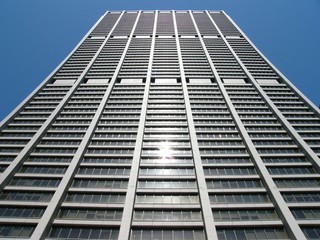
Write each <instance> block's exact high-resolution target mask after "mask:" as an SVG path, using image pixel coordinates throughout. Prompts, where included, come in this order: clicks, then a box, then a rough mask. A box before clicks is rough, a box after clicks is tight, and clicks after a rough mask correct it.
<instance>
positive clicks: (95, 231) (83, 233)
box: [49, 227, 119, 240]
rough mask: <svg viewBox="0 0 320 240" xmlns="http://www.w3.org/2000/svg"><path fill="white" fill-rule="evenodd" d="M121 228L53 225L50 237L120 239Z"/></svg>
mask: <svg viewBox="0 0 320 240" xmlns="http://www.w3.org/2000/svg"><path fill="white" fill-rule="evenodd" d="M118 234H119V230H118V229H111V228H86V227H53V228H51V230H50V233H49V238H50V239H109V240H113V239H114V240H115V239H118Z"/></svg>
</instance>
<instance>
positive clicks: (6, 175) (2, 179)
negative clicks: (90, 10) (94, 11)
mask: <svg viewBox="0 0 320 240" xmlns="http://www.w3.org/2000/svg"><path fill="white" fill-rule="evenodd" d="M106 14H107V13H106ZM104 16H105V15H103V16H102V17H101V18H100V19H99V21H98V22H97V23H96V24H95V25H94V26H93V27H92V28H91V30H90V31H89V32H88V33H87V34H86V36H85V37H84V38H83V39H82V40H81V42H80V43H79V44H78V45H77V47H76V48H75V49H74V50H73V52H72V53H70V54H69V56H68V57H67V58H66V59H65V60H64V61H63V63H61V64H60V65H59V66H58V67H57V68H56V70H55V71H53V72H52V73H51V74H50V75H49V76H48V77H47V78H46V79H45V80H44V82H43V83H42V84H41V85H40V86H39V87H38V88H37V89H36V90H35V91H34V92H33V93H32V94H31V95H30V96H29V97H28V98H27V101H26V102H23V103H21V104H20V105H19V109H20V108H22V107H23V106H25V105H26V104H27V103H28V102H29V101H30V100H31V99H32V97H33V95H34V94H37V93H38V92H39V91H41V89H42V88H43V87H44V86H45V85H46V84H47V82H48V81H49V80H50V79H51V78H52V76H53V75H54V74H55V73H56V71H58V70H59V68H61V67H62V65H63V64H64V63H65V62H66V61H67V60H68V59H69V58H70V57H71V56H72V54H73V53H74V52H75V51H76V50H77V49H78V47H79V46H80V45H81V44H82V43H83V42H84V41H85V40H86V39H87V37H88V36H89V35H90V33H91V32H92V30H93V29H94V28H95V27H96V26H97V25H98V24H99V22H100V21H101V20H102V19H103V17H104ZM119 19H120V17H119ZM109 36H110V34H109ZM109 36H108V37H107V38H106V39H105V41H104V42H103V43H102V44H101V46H100V48H99V50H98V51H97V53H96V54H95V55H94V57H93V58H92V59H91V61H90V62H89V64H88V65H87V67H86V68H85V69H84V70H83V72H82V73H81V75H80V76H79V77H78V79H77V80H76V82H75V83H74V84H73V86H72V87H71V88H70V90H69V91H68V92H67V94H66V95H65V96H64V97H63V99H62V100H61V102H60V103H59V105H58V106H57V107H56V108H55V110H54V111H53V112H52V113H51V114H50V116H49V117H48V119H47V120H46V121H45V122H44V123H43V125H42V126H41V127H40V128H39V130H38V131H37V132H36V134H35V135H34V136H33V137H32V138H31V139H30V141H29V142H28V143H27V145H25V147H24V148H23V149H22V150H21V152H20V153H19V154H18V156H17V157H16V158H15V159H14V160H13V161H12V162H11V164H10V165H9V166H8V167H7V168H6V170H5V171H4V172H3V173H2V174H1V176H0V190H2V189H3V188H4V187H5V185H6V184H7V183H8V182H9V181H10V179H11V177H12V176H13V175H14V174H15V173H16V171H17V170H18V169H19V167H20V166H21V165H22V164H23V162H24V161H25V159H26V158H27V157H28V156H29V155H30V153H31V152H32V151H33V150H34V148H35V147H36V145H37V144H38V142H39V141H40V140H41V138H42V137H43V136H44V135H45V133H46V132H47V130H48V129H49V128H50V126H51V124H52V123H53V122H54V121H55V119H56V118H57V117H58V115H59V114H60V112H61V111H62V109H63V108H64V106H65V105H66V104H67V102H68V101H69V99H70V98H71V97H72V95H73V93H74V92H75V91H76V90H77V88H78V87H79V86H80V84H81V81H82V79H83V77H84V76H85V75H86V74H87V72H88V70H89V69H90V67H91V66H92V64H93V63H94V61H95V59H96V58H97V57H98V55H99V53H100V51H101V50H102V48H103V46H104V45H105V43H106V42H107V40H108V39H109ZM19 109H17V110H16V111H17V112H19ZM14 116H15V113H12V116H11V117H10V115H9V116H8V117H7V119H5V120H4V121H9V120H10V119H11V118H13V117H14Z"/></svg>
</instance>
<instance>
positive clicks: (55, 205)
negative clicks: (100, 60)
mask: <svg viewBox="0 0 320 240" xmlns="http://www.w3.org/2000/svg"><path fill="white" fill-rule="evenodd" d="M124 13H125V12H122V14H121V16H120V17H119V19H118V20H117V22H116V23H115V25H114V26H113V28H112V29H111V31H110V33H109V34H108V37H107V38H106V40H105V41H104V44H103V45H102V46H101V48H100V49H99V51H98V52H97V54H96V57H98V55H99V54H100V52H101V51H102V49H103V46H104V45H105V44H106V43H107V41H108V39H109V38H110V36H111V35H112V32H113V31H114V29H115V28H116V26H117V24H118V23H119V21H120V19H121V18H122V16H123V15H124ZM139 17H140V12H139V14H138V16H137V18H136V21H135V24H134V26H133V29H132V31H131V34H130V36H129V39H128V42H127V44H126V47H125V49H124V50H123V53H122V55H121V58H120V60H119V63H118V65H117V68H116V70H115V72H114V74H113V76H112V79H111V81H110V84H109V86H108V88H107V90H106V92H105V94H104V95H103V98H102V100H101V102H100V104H99V107H98V109H97V111H96V113H95V115H94V117H93V119H92V121H91V123H90V125H89V127H88V129H87V131H86V134H85V135H84V137H83V139H82V141H81V143H80V145H79V147H78V150H77V152H76V153H75V155H74V157H73V159H72V160H71V162H70V164H69V167H68V169H67V171H66V173H65V174H64V177H63V178H62V180H61V183H60V184H59V186H58V188H57V191H56V192H55V194H54V195H53V197H52V199H51V201H50V203H49V205H48V207H47V209H46V211H45V212H44V214H43V215H42V217H41V219H40V221H39V223H38V225H37V227H36V229H35V230H34V232H33V234H32V236H31V238H30V239H32V240H40V239H44V238H45V237H46V235H47V233H48V232H49V230H50V227H51V224H52V222H53V220H54V218H55V216H56V213H57V212H58V210H59V208H60V206H61V204H62V202H63V199H64V197H65V195H66V194H67V192H68V189H69V186H70V184H71V183H72V180H73V177H74V175H75V174H76V172H77V169H78V167H79V165H80V162H81V159H82V157H83V155H84V154H85V151H86V149H87V146H88V144H89V143H90V140H91V137H92V135H93V133H94V130H95V128H96V126H97V124H98V122H99V119H100V117H101V115H102V114H103V110H104V108H105V105H106V103H107V101H108V98H109V96H110V93H111V91H112V88H113V86H114V84H115V82H116V80H117V77H118V73H119V71H120V68H121V66H122V63H123V60H124V58H125V55H126V53H127V51H128V48H129V45H130V42H131V39H132V37H133V32H134V29H135V26H136V25H137V22H138V19H139ZM88 70H89V69H88Z"/></svg>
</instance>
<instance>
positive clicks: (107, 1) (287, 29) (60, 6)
mask: <svg viewBox="0 0 320 240" xmlns="http://www.w3.org/2000/svg"><path fill="white" fill-rule="evenodd" d="M124 9H128V10H133V9H142V10H143V9H170V10H171V9H187V10H188V9H214V10H225V11H226V12H227V14H229V15H230V16H231V17H232V18H233V19H234V20H235V21H236V23H237V24H238V25H239V26H240V27H241V28H242V30H243V31H244V32H245V33H246V34H247V35H248V36H249V38H250V39H251V40H252V41H253V42H254V43H255V44H256V46H257V47H258V48H259V49H260V50H261V51H262V52H263V53H264V54H265V55H266V56H267V57H268V58H269V59H270V60H271V62H273V64H275V65H276V66H277V67H278V68H279V69H280V71H281V72H282V73H284V74H285V75H286V76H287V77H288V78H289V79H290V80H291V81H292V82H293V83H294V84H295V85H296V86H297V87H298V88H299V89H300V90H301V91H302V92H303V93H304V94H305V95H307V97H309V99H311V101H313V102H314V103H315V104H316V105H317V106H318V105H319V104H320V93H319V92H320V77H319V76H320V74H319V72H318V70H319V68H320V44H319V43H320V14H319V13H320V1H319V0H0V29H1V38H0V81H1V87H0V120H2V119H3V118H4V117H5V116H6V115H8V114H9V113H10V112H11V111H12V110H13V109H14V108H15V107H16V106H17V105H18V104H19V103H20V102H21V101H22V100H23V99H24V98H25V97H26V96H28V95H29V94H30V92H31V91H32V90H33V89H34V88H35V87H36V86H37V85H38V84H39V83H40V82H42V81H43V79H44V78H45V77H46V76H47V75H49V73H50V72H51V71H52V70H53V69H54V68H55V67H56V66H57V65H58V64H59V63H60V62H61V61H62V60H63V59H64V58H65V57H66V56H67V55H68V53H69V52H70V51H71V50H72V49H73V48H74V46H75V45H76V44H77V43H78V42H79V41H80V39H81V38H82V37H83V36H84V34H85V33H86V32H87V31H88V30H89V29H90V27H91V26H92V25H93V24H94V23H95V22H96V21H97V19H98V18H99V17H100V16H101V15H102V14H103V13H104V12H105V11H106V10H124Z"/></svg>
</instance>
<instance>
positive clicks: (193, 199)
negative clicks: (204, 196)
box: [136, 195, 199, 204]
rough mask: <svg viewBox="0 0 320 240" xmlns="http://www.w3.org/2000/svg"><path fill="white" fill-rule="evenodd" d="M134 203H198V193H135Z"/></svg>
mask: <svg viewBox="0 0 320 240" xmlns="http://www.w3.org/2000/svg"><path fill="white" fill-rule="evenodd" d="M136 203H147V204H148V203H151V204H199V196H198V195H137V197H136Z"/></svg>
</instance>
